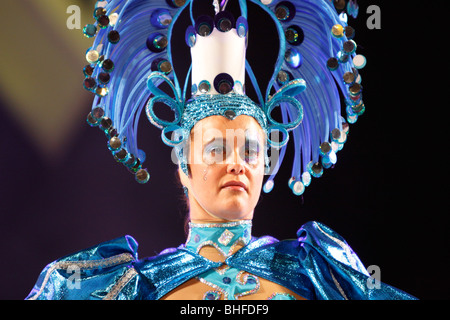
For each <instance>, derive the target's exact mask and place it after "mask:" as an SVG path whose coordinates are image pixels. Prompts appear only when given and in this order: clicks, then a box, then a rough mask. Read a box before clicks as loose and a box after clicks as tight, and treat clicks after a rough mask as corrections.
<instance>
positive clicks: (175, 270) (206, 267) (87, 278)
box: [27, 222, 415, 300]
mask: <svg viewBox="0 0 450 320" xmlns="http://www.w3.org/2000/svg"><path fill="white" fill-rule="evenodd" d="M228 229H229V228H228ZM222 230H223V231H225V230H227V229H226V228H222ZM230 230H231V229H230ZM244 231H245V230H244ZM232 232H233V230H232ZM232 232H231V233H232ZM197 234H199V236H197V235H196V236H193V237H189V238H188V241H187V243H186V245H181V246H179V247H178V248H173V249H167V250H165V251H163V252H162V253H161V254H159V255H157V256H154V257H151V258H145V259H138V256H137V242H136V241H135V240H134V239H133V238H132V237H130V236H124V237H121V238H118V239H115V240H112V241H109V242H105V243H102V244H100V245H97V246H94V247H91V248H89V249H86V250H82V251H79V252H77V253H75V254H72V255H69V256H66V257H64V258H61V259H59V260H56V261H55V262H52V263H50V264H49V265H48V266H47V267H46V268H45V269H44V270H43V271H42V273H41V275H40V276H39V279H38V281H37V283H36V285H35V286H34V288H33V289H32V291H31V292H30V294H29V296H28V297H27V299H38V300H45V299H64V300H66V299H67V300H78V299H83V300H84V299H86V300H89V299H119V300H128V299H132V300H141V299H149V300H156V299H160V298H162V297H163V296H164V295H166V294H168V293H169V292H170V291H172V290H174V289H175V288H177V287H178V286H180V285H182V284H183V283H185V282H186V281H188V280H189V279H193V278H195V277H197V278H199V277H200V278H201V277H204V278H206V277H208V273H211V271H212V270H214V269H215V268H218V267H219V266H220V265H221V264H222V263H220V262H213V261H210V260H208V259H206V258H204V257H203V256H201V255H199V254H198V253H197V250H196V248H198V247H197V246H195V245H193V242H192V241H194V242H200V243H205V241H208V239H206V238H205V239H202V238H201V233H197ZM216 234H217V233H216ZM224 237H225V238H227V234H226V233H225V234H223V233H222V238H224ZM230 237H232V236H230ZM297 237H298V238H297V239H294V240H284V241H278V240H277V239H275V238H273V237H270V236H264V237H259V238H255V237H252V236H251V235H250V234H248V233H247V234H244V237H243V239H241V240H242V241H243V243H247V245H245V246H244V247H243V248H242V249H240V250H238V251H237V252H236V253H234V254H232V255H230V256H228V257H227V258H226V260H225V263H226V265H227V266H229V267H230V269H235V270H242V271H245V272H248V273H249V274H251V275H252V276H251V277H248V278H247V281H246V283H245V285H247V287H248V288H247V289H249V290H248V291H247V293H251V291H252V289H251V288H250V287H251V286H252V285H253V286H255V281H248V279H249V278H250V279H254V278H258V277H261V278H264V279H267V280H270V281H272V282H274V283H277V284H279V285H281V286H283V287H286V288H288V289H290V290H292V291H293V292H295V293H297V294H298V295H300V296H302V297H304V298H306V299H308V300H311V299H318V300H344V299H357V300H362V299H369V300H410V299H415V297H413V296H411V295H409V294H407V293H405V292H403V291H401V290H399V289H396V288H394V287H392V286H390V285H387V284H384V283H382V282H378V283H375V284H374V283H373V281H374V279H371V277H370V276H369V274H368V273H367V271H366V269H365V267H364V266H363V264H362V263H361V261H360V260H359V258H358V257H357V255H356V254H355V253H354V252H353V250H352V249H351V248H350V247H349V246H348V244H347V243H346V242H345V240H344V239H343V238H342V237H341V236H340V235H338V234H337V233H336V232H334V231H333V230H331V229H330V228H328V227H326V226H325V225H323V224H321V223H318V222H309V223H306V224H305V225H303V226H302V227H301V228H300V229H299V230H298V232H297ZM246 239H247V240H246ZM216 240H217V237H216ZM221 240H225V242H223V241H221V242H223V243H224V244H228V243H227V242H229V243H232V241H231V242H230V241H228V240H230V238H229V239H221ZM209 244H210V245H211V242H209ZM219 249H220V248H219ZM222 249H224V248H222ZM77 272H78V273H77ZM224 279H225V278H224ZM230 280H231V279H230ZM226 282H228V283H226V284H222V286H221V287H222V288H224V289H223V290H227V289H226V286H227V285H230V286H232V285H233V281H226ZM243 284H244V283H243ZM234 286H235V287H236V288H237V289H236V290H242V288H239V286H236V285H235V284H234ZM247 289H243V290H247ZM237 296H239V292H238V294H237ZM187 298H188V297H187ZM208 298H209V297H206V299H208ZM230 298H233V296H232V295H230V296H228V299H230ZM279 298H281V299H282V298H283V297H279ZM288 298H289V297H288Z"/></svg>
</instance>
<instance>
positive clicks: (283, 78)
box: [277, 70, 294, 85]
mask: <svg viewBox="0 0 450 320" xmlns="http://www.w3.org/2000/svg"><path fill="white" fill-rule="evenodd" d="M293 79H294V76H293V75H292V73H290V72H289V71H287V70H280V72H278V76H277V81H278V83H279V84H281V85H284V84H286V83H288V82H289V81H291V80H293Z"/></svg>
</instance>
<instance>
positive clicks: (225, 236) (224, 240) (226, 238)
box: [218, 229, 234, 246]
mask: <svg viewBox="0 0 450 320" xmlns="http://www.w3.org/2000/svg"><path fill="white" fill-rule="evenodd" d="M233 237H234V233H232V232H231V231H229V230H228V229H225V231H224V232H223V233H222V235H221V236H220V237H219V239H218V241H219V243H220V244H222V245H224V246H227V245H228V244H229V243H230V241H231V239H232V238H233Z"/></svg>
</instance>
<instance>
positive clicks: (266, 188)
mask: <svg viewBox="0 0 450 320" xmlns="http://www.w3.org/2000/svg"><path fill="white" fill-rule="evenodd" d="M274 185H275V183H274V182H273V180H268V181H267V182H266V183H265V184H264V187H263V191H264V192H265V193H269V192H270V191H272V190H273V187H274Z"/></svg>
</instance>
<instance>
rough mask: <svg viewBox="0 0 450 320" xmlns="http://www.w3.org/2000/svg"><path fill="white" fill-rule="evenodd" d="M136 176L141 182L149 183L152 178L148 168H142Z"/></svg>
mask: <svg viewBox="0 0 450 320" xmlns="http://www.w3.org/2000/svg"><path fill="white" fill-rule="evenodd" d="M135 177H136V181H137V182H139V183H141V184H144V183H147V182H148V181H149V180H150V175H149V173H148V172H147V170H146V169H140V170H139V171H137V172H136V175H135Z"/></svg>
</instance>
